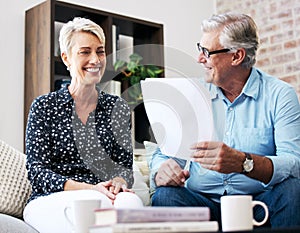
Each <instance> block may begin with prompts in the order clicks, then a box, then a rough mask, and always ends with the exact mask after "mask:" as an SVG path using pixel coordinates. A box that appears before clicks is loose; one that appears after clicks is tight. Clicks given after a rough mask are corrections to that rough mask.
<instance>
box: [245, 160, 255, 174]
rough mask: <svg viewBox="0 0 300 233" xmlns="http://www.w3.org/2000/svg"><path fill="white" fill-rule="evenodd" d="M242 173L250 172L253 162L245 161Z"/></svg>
mask: <svg viewBox="0 0 300 233" xmlns="http://www.w3.org/2000/svg"><path fill="white" fill-rule="evenodd" d="M243 167H244V172H250V171H252V169H253V160H252V159H246V160H245V162H244V164H243Z"/></svg>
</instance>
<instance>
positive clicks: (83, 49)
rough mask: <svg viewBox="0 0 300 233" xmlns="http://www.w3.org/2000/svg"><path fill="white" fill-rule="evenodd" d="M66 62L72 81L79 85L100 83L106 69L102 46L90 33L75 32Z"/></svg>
mask: <svg viewBox="0 0 300 233" xmlns="http://www.w3.org/2000/svg"><path fill="white" fill-rule="evenodd" d="M66 61H67V63H68V67H69V70H70V74H71V77H72V79H75V80H76V81H77V82H78V83H80V84H86V85H90V84H97V83H99V82H100V81H101V78H102V76H103V74H104V71H105V67H106V54H105V48H104V45H103V43H102V42H100V40H99V38H98V37H97V36H95V35H94V34H92V33H89V32H75V33H74V34H73V36H72V39H71V50H70V53H69V54H68V55H67V58H66ZM75 80H74V81H75Z"/></svg>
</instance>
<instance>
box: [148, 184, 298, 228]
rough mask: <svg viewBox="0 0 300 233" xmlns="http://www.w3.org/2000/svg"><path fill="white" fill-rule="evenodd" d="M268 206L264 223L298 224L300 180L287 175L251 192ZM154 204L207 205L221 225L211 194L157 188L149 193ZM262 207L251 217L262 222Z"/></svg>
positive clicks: (217, 208) (172, 188)
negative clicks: (257, 192) (266, 218)
mask: <svg viewBox="0 0 300 233" xmlns="http://www.w3.org/2000/svg"><path fill="white" fill-rule="evenodd" d="M252 196H253V199H254V200H259V201H262V202H264V203H266V205H267V206H268V208H269V215H270V216H269V221H268V222H267V223H266V224H265V226H271V227H273V228H275V227H276V228H279V227H294V226H300V179H296V178H290V179H287V180H285V181H283V182H282V183H280V184H277V185H275V186H274V187H273V189H271V190H268V191H265V192H263V193H259V194H256V195H252ZM152 205H153V206H208V207H209V208H210V210H211V220H217V221H218V222H219V223H220V224H221V211H220V203H218V202H215V201H212V200H211V199H210V196H208V195H206V194H203V193H197V192H193V191H190V190H188V189H187V188H184V187H171V186H170V187H164V186H162V187H158V188H157V189H156V191H155V193H154V194H153V196H152ZM263 211H264V210H263V209H262V208H260V207H258V208H255V209H254V217H255V219H256V220H258V221H261V220H262V219H263V218H264V212H263Z"/></svg>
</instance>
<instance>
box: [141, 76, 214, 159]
mask: <svg viewBox="0 0 300 233" xmlns="http://www.w3.org/2000/svg"><path fill="white" fill-rule="evenodd" d="M141 87H142V93H143V99H144V105H145V109H146V113H147V116H148V119H149V122H150V124H151V127H152V130H153V134H154V136H155V139H156V141H157V144H158V145H159V147H160V149H161V151H162V153H163V154H166V155H168V156H174V157H178V158H183V159H187V160H188V159H190V156H191V153H192V150H191V149H190V148H191V146H192V145H193V144H195V143H196V142H200V141H207V140H208V141H210V140H211V139H212V137H213V133H214V125H213V115H212V108H211V98H210V95H209V92H208V91H207V90H206V89H205V87H204V86H203V85H202V84H201V82H200V81H199V79H196V78H148V79H146V80H145V81H141Z"/></svg>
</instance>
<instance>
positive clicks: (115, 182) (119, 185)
mask: <svg viewBox="0 0 300 233" xmlns="http://www.w3.org/2000/svg"><path fill="white" fill-rule="evenodd" d="M109 191H111V192H112V193H114V194H118V193H119V192H121V191H123V192H133V191H132V190H131V189H128V188H127V182H126V181H125V180H124V179H123V178H122V177H115V178H113V179H112V185H111V186H110V187H109Z"/></svg>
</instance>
